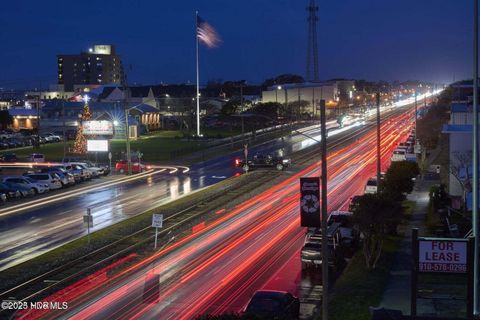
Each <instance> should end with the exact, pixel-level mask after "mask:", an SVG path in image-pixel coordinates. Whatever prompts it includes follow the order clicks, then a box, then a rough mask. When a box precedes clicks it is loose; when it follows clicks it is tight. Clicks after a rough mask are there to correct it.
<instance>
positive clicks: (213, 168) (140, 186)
mask: <svg viewBox="0 0 480 320" xmlns="http://www.w3.org/2000/svg"><path fill="white" fill-rule="evenodd" d="M353 129H355V128H352V130H353ZM357 129H358V128H357ZM318 130H319V129H318V128H314V129H312V130H307V131H306V132H307V133H308V134H312V135H318V133H319V132H318ZM306 139H308V138H306V137H304V136H301V135H298V134H293V135H292V136H291V137H289V138H286V139H275V140H272V141H269V142H267V143H263V144H261V145H259V146H256V147H252V148H250V153H251V154H254V153H256V152H262V153H265V152H268V153H274V154H275V153H278V152H279V151H280V150H282V149H283V151H284V152H285V154H290V153H291V152H292V151H293V150H294V149H295V150H300V149H302V148H306V147H307V146H308V145H306V146H301V145H300V146H299V144H301V143H302V141H304V140H306ZM240 156H243V152H236V153H232V154H230V155H226V156H222V157H218V158H215V159H212V160H210V161H206V162H203V163H200V164H196V165H194V166H192V167H191V168H190V171H189V172H188V173H186V174H184V173H182V170H179V171H178V172H177V173H175V174H169V172H170V171H171V170H166V171H164V172H158V171H157V172H156V173H155V174H152V175H149V176H148V177H145V178H144V179H139V180H136V181H134V182H130V183H125V184H120V185H116V186H113V187H109V186H108V187H105V188H100V189H99V190H89V189H87V190H85V191H83V192H78V194H77V193H75V194H74V195H73V196H72V197H70V198H68V199H65V200H63V201H54V202H51V203H49V204H47V205H42V206H39V207H35V208H29V209H28V210H24V211H23V212H15V213H14V214H8V212H9V208H6V209H1V210H0V212H2V216H0V271H1V270H4V269H6V268H9V267H12V266H14V265H16V264H18V263H21V262H23V261H25V260H28V259H31V258H32V257H35V256H37V255H40V254H42V253H44V252H46V251H48V250H51V249H53V248H55V247H58V246H60V245H62V244H64V243H66V242H68V241H71V240H73V239H76V238H78V237H81V236H84V235H85V234H86V233H87V228H86V227H85V226H84V224H83V215H84V214H85V213H86V208H87V207H90V208H91V212H92V215H93V227H92V228H91V231H95V230H98V229H101V228H104V227H106V226H109V225H112V224H114V223H116V222H118V221H121V220H124V219H127V218H129V217H131V216H134V215H137V214H139V213H141V212H144V211H146V210H149V209H152V208H154V207H157V206H159V205H161V204H163V203H167V202H169V201H172V200H175V199H178V198H179V197H180V196H182V195H186V194H189V193H191V192H193V191H195V190H199V189H201V188H203V187H206V186H209V185H212V184H214V183H217V182H219V181H221V180H224V179H226V178H229V177H231V176H233V175H235V174H237V173H238V172H239V170H238V169H236V168H234V166H233V163H234V159H235V158H237V157H240ZM50 196H53V193H51V194H50ZM53 197H54V198H55V196H53ZM32 200H35V199H32ZM54 200H55V199H54ZM19 206H21V205H19ZM16 210H20V209H16Z"/></svg>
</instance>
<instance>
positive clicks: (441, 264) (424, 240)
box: [410, 228, 475, 319]
mask: <svg viewBox="0 0 480 320" xmlns="http://www.w3.org/2000/svg"><path fill="white" fill-rule="evenodd" d="M474 240H475V239H474V238H473V237H468V238H436V237H419V236H418V228H413V229H412V260H413V261H412V264H411V266H412V276H411V279H410V280H411V284H410V289H411V292H410V299H411V300H410V315H412V316H413V317H415V316H416V315H417V300H418V299H421V300H422V301H423V302H422V303H425V302H426V301H428V303H429V304H430V303H435V300H436V299H437V298H436V297H439V296H443V295H446V296H449V297H450V298H449V299H453V300H455V301H458V303H459V305H462V304H463V305H464V306H462V308H465V310H466V315H467V317H466V318H467V319H473V309H474V308H473V306H474V303H473V301H474V294H473V287H474V285H473V283H474V275H473V271H474V268H473V265H474V247H475V246H474ZM420 289H421V291H420ZM430 291H431V292H434V294H432V295H430V294H427V295H425V292H430ZM436 315H437V316H439V317H442V316H443V317H446V316H447V315H449V314H448V311H447V309H445V310H442V311H440V313H437V314H436Z"/></svg>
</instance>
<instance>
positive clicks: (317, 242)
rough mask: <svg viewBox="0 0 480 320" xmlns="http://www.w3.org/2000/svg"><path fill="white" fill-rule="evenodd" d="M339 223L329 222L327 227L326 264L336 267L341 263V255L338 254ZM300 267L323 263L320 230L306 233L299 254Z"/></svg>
mask: <svg viewBox="0 0 480 320" xmlns="http://www.w3.org/2000/svg"><path fill="white" fill-rule="evenodd" d="M340 225H341V224H340V223H331V224H330V225H329V226H328V228H327V237H328V266H329V267H330V268H336V267H338V266H339V264H341V259H342V256H341V254H340V251H341V250H339V249H340V246H341V233H340ZM300 258H301V261H302V269H307V268H308V267H310V266H319V265H321V264H322V263H323V259H322V234H321V232H320V230H315V231H313V232H309V233H307V235H306V236H305V242H304V245H303V248H302V251H301V255H300Z"/></svg>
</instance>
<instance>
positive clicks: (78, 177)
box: [64, 164, 86, 182]
mask: <svg viewBox="0 0 480 320" xmlns="http://www.w3.org/2000/svg"><path fill="white" fill-rule="evenodd" d="M64 168H65V170H67V171H68V172H69V173H70V174H72V175H73V178H74V179H75V182H80V181H84V180H86V174H85V173H83V169H82V168H80V167H77V166H76V165H70V164H65V165H64Z"/></svg>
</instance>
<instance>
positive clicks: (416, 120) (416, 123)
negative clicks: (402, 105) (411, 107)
mask: <svg viewBox="0 0 480 320" xmlns="http://www.w3.org/2000/svg"><path fill="white" fill-rule="evenodd" d="M417 113H418V112H417V89H415V139H416V138H417Z"/></svg>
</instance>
